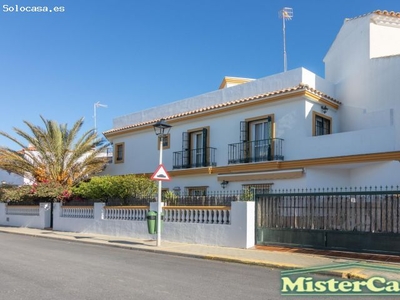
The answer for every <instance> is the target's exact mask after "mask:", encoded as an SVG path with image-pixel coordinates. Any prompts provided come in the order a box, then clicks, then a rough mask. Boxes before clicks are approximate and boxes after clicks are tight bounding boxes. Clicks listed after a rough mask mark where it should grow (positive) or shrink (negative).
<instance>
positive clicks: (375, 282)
mask: <svg viewBox="0 0 400 300" xmlns="http://www.w3.org/2000/svg"><path fill="white" fill-rule="evenodd" d="M353 267H357V269H359V268H366V269H369V270H371V269H372V270H376V271H385V272H394V273H398V274H400V270H399V269H398V268H393V267H386V266H379V265H373V264H368V263H352V264H336V265H329V266H323V267H316V268H307V269H298V270H290V271H282V272H281V282H282V288H281V294H282V295H288V296H289V295H309V296H313V295H314V296H317V295H321V294H330V295H332V294H335V295H349V294H353V295H369V296H371V295H394V294H397V295H398V294H399V292H400V281H397V280H387V279H386V278H384V277H382V276H378V275H377V276H372V277H370V278H368V279H362V280H357V279H354V280H340V279H335V278H330V279H327V280H318V279H315V278H314V277H312V276H304V275H300V274H304V273H307V274H308V273H316V272H327V271H334V270H338V269H350V268H353Z"/></svg>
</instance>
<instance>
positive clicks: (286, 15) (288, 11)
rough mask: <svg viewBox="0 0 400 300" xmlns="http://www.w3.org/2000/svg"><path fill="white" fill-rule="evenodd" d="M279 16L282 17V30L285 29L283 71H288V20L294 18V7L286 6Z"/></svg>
mask: <svg viewBox="0 0 400 300" xmlns="http://www.w3.org/2000/svg"><path fill="white" fill-rule="evenodd" d="M278 16H279V18H282V30H283V72H286V71H287V57H286V24H285V21H286V20H289V21H290V20H291V19H292V18H293V9H292V8H290V7H284V8H282V10H280V11H279V13H278Z"/></svg>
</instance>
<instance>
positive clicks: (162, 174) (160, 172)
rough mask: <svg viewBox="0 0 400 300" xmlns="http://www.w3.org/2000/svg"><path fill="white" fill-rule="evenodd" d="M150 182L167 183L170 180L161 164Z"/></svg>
mask: <svg viewBox="0 0 400 300" xmlns="http://www.w3.org/2000/svg"><path fill="white" fill-rule="evenodd" d="M150 179H151V180H162V181H169V180H171V178H170V177H169V175H168V173H167V171H166V170H165V168H164V165H163V164H160V165H159V166H158V168H157V170H156V171H155V172H154V173H153V175H151V177H150Z"/></svg>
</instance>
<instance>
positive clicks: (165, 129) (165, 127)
mask: <svg viewBox="0 0 400 300" xmlns="http://www.w3.org/2000/svg"><path fill="white" fill-rule="evenodd" d="M171 127H172V126H171V125H169V124H167V123H166V122H165V120H164V119H161V120H160V121H158V122H157V123H155V124H154V125H153V128H154V132H155V133H156V135H157V138H159V140H160V166H161V165H162V152H163V143H164V137H165V136H166V135H167V134H168V133H169V131H170V130H171ZM161 191H162V181H161V180H158V197H157V247H159V246H161V213H162V207H161Z"/></svg>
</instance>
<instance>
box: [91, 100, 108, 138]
mask: <svg viewBox="0 0 400 300" xmlns="http://www.w3.org/2000/svg"><path fill="white" fill-rule="evenodd" d="M98 107H107V105H105V104H101V103H100V101H98V102H96V103H95V104H94V105H93V111H94V115H93V118H94V132H95V133H97V114H96V110H97V108H98Z"/></svg>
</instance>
